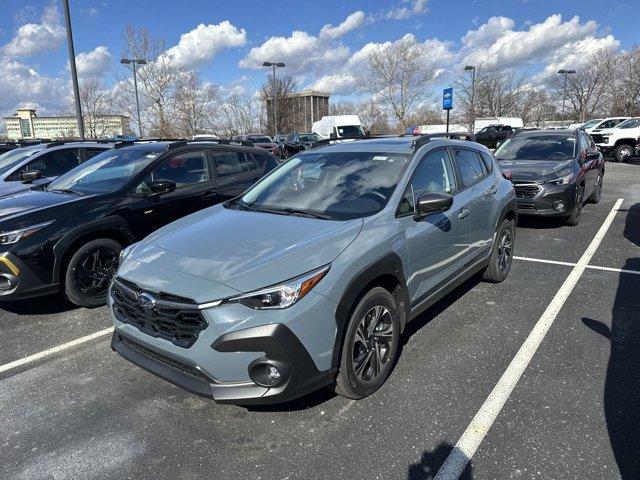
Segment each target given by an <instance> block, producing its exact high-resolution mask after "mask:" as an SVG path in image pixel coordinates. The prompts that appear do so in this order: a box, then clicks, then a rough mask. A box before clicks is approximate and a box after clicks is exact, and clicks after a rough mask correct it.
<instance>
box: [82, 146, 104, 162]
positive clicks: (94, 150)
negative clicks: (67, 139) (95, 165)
mask: <svg viewBox="0 0 640 480" xmlns="http://www.w3.org/2000/svg"><path fill="white" fill-rule="evenodd" d="M105 150H106V149H104V148H87V149H86V150H85V151H86V154H87V160H89V159H90V158H93V157H95V156H96V155H100V154H101V153H102V152H104V151H105Z"/></svg>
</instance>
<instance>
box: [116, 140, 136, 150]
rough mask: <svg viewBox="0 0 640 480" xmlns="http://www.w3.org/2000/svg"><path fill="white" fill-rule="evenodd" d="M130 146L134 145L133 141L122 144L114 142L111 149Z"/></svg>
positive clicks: (125, 141)
mask: <svg viewBox="0 0 640 480" xmlns="http://www.w3.org/2000/svg"><path fill="white" fill-rule="evenodd" d="M131 145H135V142H134V141H133V140H124V141H122V142H116V143H115V144H114V146H113V148H123V147H130V146H131Z"/></svg>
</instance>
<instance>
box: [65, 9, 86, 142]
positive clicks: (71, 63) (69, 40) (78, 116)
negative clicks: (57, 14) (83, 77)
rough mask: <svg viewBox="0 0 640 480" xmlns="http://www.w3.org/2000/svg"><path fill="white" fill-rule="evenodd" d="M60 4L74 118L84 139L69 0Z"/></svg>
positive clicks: (81, 138) (81, 137)
mask: <svg viewBox="0 0 640 480" xmlns="http://www.w3.org/2000/svg"><path fill="white" fill-rule="evenodd" d="M62 5H63V6H64V20H65V23H66V25H67V48H68V50H69V66H70V67H71V83H73V96H74V98H75V102H76V120H77V121H78V133H80V140H84V121H83V119H82V106H81V105H80V89H79V88H78V71H77V70H76V53H75V50H74V48H73V32H72V31H71V15H70V14H69V0H63V2H62Z"/></svg>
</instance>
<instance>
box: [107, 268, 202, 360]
mask: <svg viewBox="0 0 640 480" xmlns="http://www.w3.org/2000/svg"><path fill="white" fill-rule="evenodd" d="M141 293H150V292H145V290H142V289H141V288H139V287H138V286H137V285H135V284H134V283H132V282H128V281H126V280H123V279H116V280H115V281H114V282H113V286H112V287H111V297H112V299H113V313H114V314H115V316H116V318H117V319H118V320H120V321H121V322H124V323H128V324H130V325H133V326H134V327H136V328H138V330H140V331H141V332H143V333H146V334H147V335H150V336H152V337H159V338H164V339H165V340H169V341H170V342H172V343H173V344H174V345H177V346H178V347H183V348H189V347H190V346H191V345H193V344H194V343H195V341H196V340H197V339H198V334H199V333H200V332H201V331H202V330H204V329H205V328H207V326H208V323H207V321H206V320H205V319H204V317H203V316H202V312H200V310H199V309H198V307H197V305H196V303H195V302H194V301H193V300H191V299H187V298H183V297H177V296H175V295H169V294H164V293H158V294H156V293H152V295H153V296H154V297H155V298H156V299H157V301H158V303H157V305H156V306H155V307H153V308H151V309H149V308H145V307H142V306H141V305H140V304H139V303H138V296H139V295H140V294H141Z"/></svg>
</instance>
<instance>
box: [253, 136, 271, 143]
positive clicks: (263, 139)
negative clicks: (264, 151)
mask: <svg viewBox="0 0 640 480" xmlns="http://www.w3.org/2000/svg"><path fill="white" fill-rule="evenodd" d="M249 141H250V142H253V143H273V142H272V141H271V139H270V138H269V137H267V136H263V137H249Z"/></svg>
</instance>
